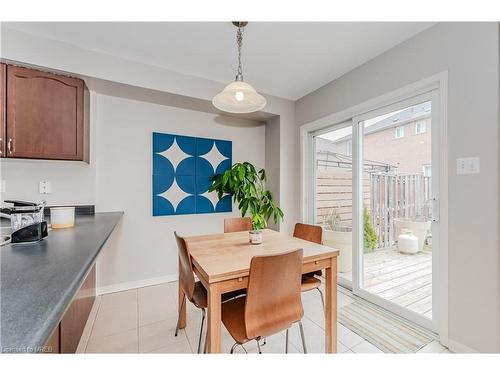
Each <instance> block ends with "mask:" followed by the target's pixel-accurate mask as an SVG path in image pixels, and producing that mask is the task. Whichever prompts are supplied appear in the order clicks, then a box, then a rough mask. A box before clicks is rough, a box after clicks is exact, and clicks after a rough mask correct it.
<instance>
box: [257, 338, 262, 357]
mask: <svg viewBox="0 0 500 375" xmlns="http://www.w3.org/2000/svg"><path fill="white" fill-rule="evenodd" d="M257 348H259V354H262V350H261V349H260V342H259V340H257Z"/></svg>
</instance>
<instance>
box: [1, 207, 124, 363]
mask: <svg viewBox="0 0 500 375" xmlns="http://www.w3.org/2000/svg"><path fill="white" fill-rule="evenodd" d="M122 216H123V212H104V213H97V214H95V215H93V216H92V215H89V216H77V217H76V218H75V227H74V228H68V229H55V230H52V231H50V232H49V235H48V237H46V238H45V239H43V240H42V241H40V242H37V243H32V244H13V245H11V244H9V245H6V246H3V247H0V263H1V264H0V266H1V270H0V280H1V282H0V308H1V315H0V319H1V320H0V349H1V351H2V352H12V353H14V352H33V351H39V350H40V347H42V346H43V345H44V344H45V343H46V342H47V340H48V338H49V336H50V334H51V333H52V331H53V329H54V328H55V327H56V326H57V324H58V323H59V321H60V320H61V318H62V316H63V314H64V312H65V310H66V308H67V307H68V305H69V303H70V302H71V300H72V298H73V296H74V295H75V294H76V292H77V291H78V289H79V288H80V285H81V283H82V282H83V280H84V277H85V276H86V274H87V272H88V271H89V270H90V268H91V266H92V265H93V263H94V262H95V260H96V258H97V256H98V255H99V252H100V251H101V249H102V247H103V245H104V243H105V242H106V240H107V239H108V237H109V235H110V234H111V232H112V231H113V229H114V228H115V226H116V224H117V223H118V222H119V221H120V219H121V217H122Z"/></svg>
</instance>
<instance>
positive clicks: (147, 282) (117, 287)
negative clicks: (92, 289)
mask: <svg viewBox="0 0 500 375" xmlns="http://www.w3.org/2000/svg"><path fill="white" fill-rule="evenodd" d="M177 279H178V276H177V275H167V276H161V277H154V278H152V279H143V280H135V281H128V282H125V283H118V284H111V285H105V286H99V287H97V290H96V293H97V295H98V296H100V295H101V294H108V293H116V292H123V291H124V290H129V289H136V288H144V287H146V286H152V285H157V284H163V283H171V282H173V281H177Z"/></svg>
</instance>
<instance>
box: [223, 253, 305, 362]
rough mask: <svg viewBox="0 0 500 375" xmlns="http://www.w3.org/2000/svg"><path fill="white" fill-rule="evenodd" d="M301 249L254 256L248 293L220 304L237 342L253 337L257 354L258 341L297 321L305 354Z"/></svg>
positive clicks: (227, 324)
mask: <svg viewBox="0 0 500 375" xmlns="http://www.w3.org/2000/svg"><path fill="white" fill-rule="evenodd" d="M301 275H302V249H298V250H294V251H291V252H287V253H283V254H277V255H270V256H256V257H253V258H252V261H251V263H250V274H249V277H248V287H247V295H246V296H244V297H238V298H235V299H233V300H231V301H228V302H226V303H224V304H223V305H222V322H223V323H224V325H225V326H226V328H227V330H228V331H229V333H230V334H231V336H232V337H233V339H234V340H235V341H236V342H235V344H234V345H233V347H232V348H231V353H233V352H234V349H235V347H236V346H237V345H243V344H245V343H246V342H248V341H251V340H256V341H257V346H258V348H259V354H260V353H262V351H261V346H260V342H259V341H260V340H261V339H262V338H265V337H267V336H270V335H273V334H275V333H278V332H281V331H283V330H287V334H286V346H285V348H286V352H288V328H290V326H291V325H292V324H294V323H298V324H299V327H300V333H301V337H302V345H303V348H304V353H306V352H307V350H306V344H305V339H304V329H303V327H302V322H301V319H302V318H303V316H304V309H303V307H302V299H301V297H300V293H301Z"/></svg>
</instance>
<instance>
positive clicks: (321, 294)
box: [316, 288, 325, 311]
mask: <svg viewBox="0 0 500 375" xmlns="http://www.w3.org/2000/svg"><path fill="white" fill-rule="evenodd" d="M316 289H317V290H318V292H319V295H320V296H321V303H322V304H323V311H325V298H324V297H323V292H322V291H321V288H316Z"/></svg>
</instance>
